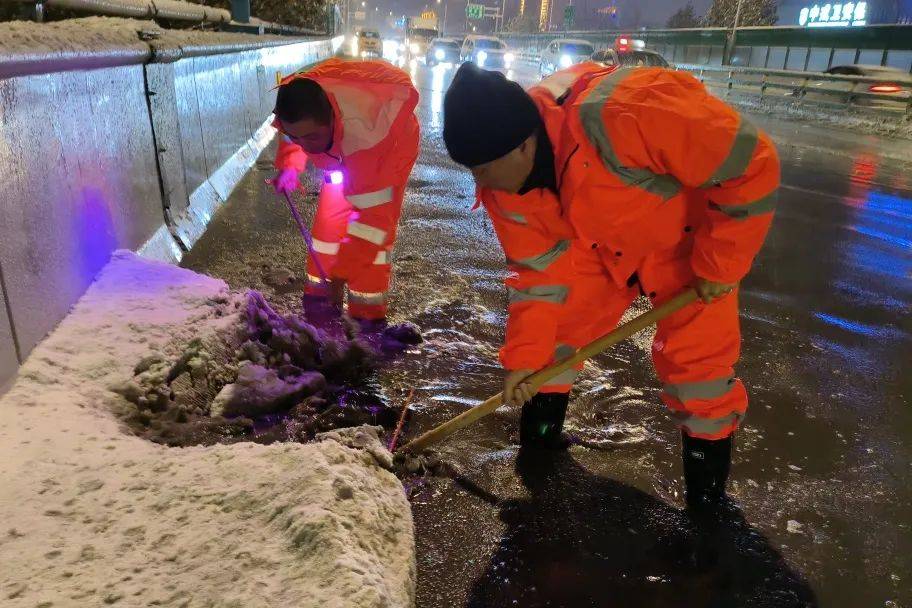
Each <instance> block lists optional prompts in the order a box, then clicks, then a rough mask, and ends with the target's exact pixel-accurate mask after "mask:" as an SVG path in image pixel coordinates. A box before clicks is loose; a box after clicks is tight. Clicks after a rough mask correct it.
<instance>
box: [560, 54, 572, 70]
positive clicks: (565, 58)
mask: <svg viewBox="0 0 912 608" xmlns="http://www.w3.org/2000/svg"><path fill="white" fill-rule="evenodd" d="M559 63H560V66H561V67H562V68H569V67H570V66H571V65H573V57H571V56H570V55H561V57H560V62H559Z"/></svg>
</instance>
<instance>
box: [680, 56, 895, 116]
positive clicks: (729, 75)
mask: <svg viewBox="0 0 912 608" xmlns="http://www.w3.org/2000/svg"><path fill="white" fill-rule="evenodd" d="M675 67H676V69H678V70H686V71H688V72H690V73H692V74H694V75H695V76H696V77H697V78H699V79H700V81H701V82H703V83H704V84H706V85H708V86H709V87H711V88H724V89H725V95H726V97H727V96H728V95H730V94H733V93H734V94H746V95H756V96H759V98H760V99H774V100H780V101H789V102H792V103H794V104H795V105H798V106H801V105H815V106H820V107H826V108H836V109H840V110H853V111H860V112H864V113H870V114H879V115H883V116H890V117H898V118H900V119H904V120H908V119H912V97H910V98H906V99H902V98H897V97H896V96H894V95H890V94H888V93H877V92H871V91H865V90H858V88H859V87H858V86H857V85H859V84H861V85H875V84H880V83H883V82H884V78H877V77H869V76H837V75H834V74H825V73H822V72H797V71H794V70H767V69H762V68H742V67H734V66H720V67H717V66H705V65H686V64H680V65H677V66H675ZM901 84H903V85H904V86H905V87H909V86H910V84H909V83H908V82H904V83H901ZM789 98H791V99H789Z"/></svg>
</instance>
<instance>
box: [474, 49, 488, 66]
mask: <svg viewBox="0 0 912 608" xmlns="http://www.w3.org/2000/svg"><path fill="white" fill-rule="evenodd" d="M475 59H476V60H477V61H478V65H484V62H485V61H487V60H488V54H487V53H485V52H484V51H478V54H477V55H475Z"/></svg>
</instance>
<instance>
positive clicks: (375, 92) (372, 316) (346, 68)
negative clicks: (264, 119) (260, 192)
mask: <svg viewBox="0 0 912 608" xmlns="http://www.w3.org/2000/svg"><path fill="white" fill-rule="evenodd" d="M417 104H418V91H417V90H416V89H415V87H414V86H413V85H412V82H411V79H410V78H409V76H408V74H406V73H405V72H404V71H402V70H400V69H399V68H396V67H394V66H392V65H390V64H389V63H386V62H383V61H350V60H343V59H329V60H326V61H323V62H321V63H318V64H316V65H314V66H311V67H308V68H306V69H305V70H303V71H301V72H298V73H296V74H293V75H291V76H288V77H287V78H285V79H284V80H282V82H281V84H280V86H279V90H278V94H277V96H276V106H275V117H276V118H275V122H274V126H275V127H276V128H277V129H278V130H279V131H280V132H281V134H282V138H281V140H280V142H279V150H278V154H277V155H276V159H275V166H276V169H278V171H279V173H278V175H277V176H276V178H275V179H274V180H273V184H274V186H275V188H276V191H277V192H279V193H291V192H294V191H295V190H296V189H297V188H299V187H300V181H299V177H300V173H301V172H302V171H303V170H304V168H305V166H306V165H307V161H308V159H309V160H310V161H311V162H312V163H313V164H314V165H316V166H317V167H318V168H320V169H322V170H323V177H324V183H323V186H322V188H321V190H320V197H319V200H318V203H317V213H316V218H315V220H314V226H313V245H314V250H315V252H314V256H315V257H316V258H317V259H309V260H308V263H307V286H306V288H305V293H306V299H307V298H309V299H313V300H316V301H317V302H320V301H325V300H327V299H329V300H330V301H332V302H333V303H334V304H336V305H341V303H342V299H343V297H344V290H345V288H346V287H347V290H348V312H349V315H350V316H351V317H353V318H354V319H357V320H360V321H363V322H365V323H366V324H368V325H373V324H381V325H382V324H383V322H384V321H385V317H386V309H387V293H388V291H389V285H390V273H391V270H390V257H391V253H392V250H393V245H394V244H395V240H396V227H397V224H398V223H399V215H400V212H401V210H402V199H403V195H404V193H405V185H406V182H407V181H408V177H409V174H410V173H411V170H412V166H413V165H414V164H415V159H416V158H417V157H418V140H419V134H420V133H419V128H418V121H417V119H416V118H415V106H416V105H417ZM321 269H322V270H324V271H325V272H326V274H327V275H328V276H327V277H326V278H327V279H328V280H326V281H324V280H323V277H321V276H320V271H321Z"/></svg>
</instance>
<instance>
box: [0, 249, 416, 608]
mask: <svg viewBox="0 0 912 608" xmlns="http://www.w3.org/2000/svg"><path fill="white" fill-rule="evenodd" d="M226 297H235V296H234V295H232V294H229V293H228V289H227V287H226V285H225V284H224V283H223V282H221V281H218V280H216V279H212V278H209V277H205V276H202V275H199V274H196V273H193V272H191V271H188V270H184V269H180V268H176V267H173V266H169V265H166V264H161V263H158V262H151V261H147V260H143V259H141V258H139V257H137V256H136V255H134V254H132V253H129V252H117V253H115V255H114V257H113V259H112V261H111V262H110V263H109V265H108V266H106V267H105V269H104V270H103V271H102V272H101V274H100V275H99V277H98V278H97V280H96V282H95V283H94V284H93V285H92V287H91V288H90V289H89V291H88V292H87V293H86V295H85V296H83V298H82V299H81V300H80V301H79V302H78V303H77V304H76V306H75V307H74V309H73V310H72V311H71V313H70V314H69V315H68V316H67V318H66V319H65V320H64V321H63V322H62V323H61V324H60V326H59V327H58V328H57V329H56V330H55V331H54V332H53V333H52V334H51V335H50V336H49V337H48V338H47V339H46V340H45V341H44V342H42V343H41V344H40V345H39V346H38V347H37V348H36V349H35V350H34V352H33V353H32V355H31V356H30V357H29V359H28V360H27V361H26V363H25V364H24V365H23V366H22V368H21V370H20V373H19V376H18V378H17V379H16V381H15V383H14V384H13V386H12V387H11V389H10V391H9V392H8V393H7V394H6V395H5V396H3V397H2V399H0V413H2V414H3V423H2V425H0V520H2V521H3V524H2V526H0V563H2V564H3V567H2V568H0V604H2V605H3V606H4V607H8V608H19V607H28V608H35V607H36V606H42V607H45V608H48V607H54V608H56V607H75V606H79V607H88V606H108V605H115V606H116V605H121V606H150V605H159V606H183V607H187V608H192V607H196V606H200V607H202V606H225V607H227V606H238V607H244V608H255V607H260V606H262V607H272V606H275V607H283V608H284V607H287V606H315V607H316V606H320V607H334V606H340V607H341V606H353V607H380V606H384V607H387V606H389V607H394V606H410V605H411V604H412V601H413V596H414V587H415V556H414V542H413V528H412V518H411V513H410V510H409V505H408V503H407V501H406V499H405V495H404V493H403V489H402V486H401V485H400V483H399V481H398V480H397V479H396V477H395V476H394V475H393V474H392V473H390V472H389V471H388V470H386V468H385V467H387V466H388V465H389V462H388V457H389V454H388V453H387V452H386V451H385V450H384V448H382V446H380V445H379V441H378V439H377V436H376V432H375V431H374V430H373V429H371V428H370V427H360V428H359V429H356V430H349V431H336V432H333V433H327V434H326V435H324V436H322V441H319V442H317V443H311V444H297V443H277V444H272V445H268V446H264V445H256V444H253V443H238V444H234V445H216V446H212V447H191V448H166V447H162V446H159V445H156V444H153V443H151V442H148V441H145V440H143V439H140V438H138V437H135V436H131V435H129V434H127V433H125V432H124V430H123V429H122V426H121V424H120V423H119V422H118V421H117V419H116V418H115V417H114V415H113V414H112V411H113V409H114V408H116V407H118V404H119V403H121V402H120V401H119V400H120V399H121V398H120V397H118V396H117V395H115V394H114V393H112V392H111V391H110V390H109V388H110V387H111V386H114V385H116V384H118V383H120V382H123V380H124V379H126V378H129V377H130V376H131V375H132V370H133V366H134V365H135V364H136V362H137V361H139V360H140V359H141V358H143V357H146V356H148V355H150V354H156V353H160V352H165V351H167V350H168V348H169V345H170V344H174V343H180V342H186V341H187V340H189V339H191V338H193V337H198V336H203V335H205V334H207V333H208V332H212V331H219V330H222V329H224V328H225V327H226V326H227V325H228V324H231V323H236V322H237V321H238V319H237V318H236V316H235V315H227V316H226V315H221V316H220V313H216V312H215V311H217V310H220V309H219V308H218V307H217V306H215V305H214V304H213V302H216V301H221V302H224V300H225V298H226ZM318 439H320V438H319V437H318ZM350 446H356V447H350Z"/></svg>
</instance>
